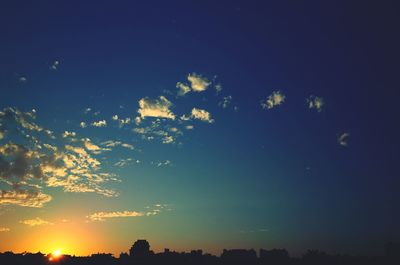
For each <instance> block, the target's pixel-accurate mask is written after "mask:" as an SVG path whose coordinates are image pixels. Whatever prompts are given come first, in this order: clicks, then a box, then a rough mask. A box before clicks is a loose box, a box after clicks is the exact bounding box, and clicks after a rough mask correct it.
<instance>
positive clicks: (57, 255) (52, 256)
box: [49, 249, 62, 261]
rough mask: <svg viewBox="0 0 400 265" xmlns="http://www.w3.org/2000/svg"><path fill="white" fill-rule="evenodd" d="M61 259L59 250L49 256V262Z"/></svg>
mask: <svg viewBox="0 0 400 265" xmlns="http://www.w3.org/2000/svg"><path fill="white" fill-rule="evenodd" d="M61 257H62V253H61V250H60V249H56V250H54V251H53V252H52V253H51V254H50V255H49V261H56V260H58V259H60V258H61Z"/></svg>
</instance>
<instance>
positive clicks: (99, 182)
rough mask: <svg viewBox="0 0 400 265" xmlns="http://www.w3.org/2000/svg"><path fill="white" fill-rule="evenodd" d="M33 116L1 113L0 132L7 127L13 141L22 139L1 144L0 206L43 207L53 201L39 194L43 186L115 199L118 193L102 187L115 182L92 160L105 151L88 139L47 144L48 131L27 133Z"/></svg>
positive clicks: (30, 114)
mask: <svg viewBox="0 0 400 265" xmlns="http://www.w3.org/2000/svg"><path fill="white" fill-rule="evenodd" d="M35 113H36V112H29V113H22V112H20V111H19V110H16V109H10V108H7V109H5V110H4V111H0V131H4V130H8V128H10V129H12V130H13V140H15V139H16V140H19V139H21V138H22V139H23V140H19V141H21V143H22V144H20V143H14V142H12V141H8V142H5V143H2V144H0V183H2V184H3V185H5V186H8V188H7V187H6V188H3V185H2V189H0V204H6V205H7V204H8V205H11V204H13V205H20V206H25V207H43V206H44V204H46V203H47V202H49V201H50V200H51V199H52V197H51V196H50V195H47V194H45V193H43V192H42V188H43V187H62V188H63V190H64V191H65V192H93V193H98V194H101V195H104V196H117V195H118V194H117V192H115V191H113V190H110V189H107V188H105V187H104V186H105V184H106V183H108V182H110V181H118V179H117V178H116V177H115V176H114V175H113V174H110V173H107V172H104V171H102V170H101V161H100V160H98V159H97V158H96V157H94V155H96V154H99V153H100V152H101V151H104V150H105V149H104V148H102V147H100V146H98V145H96V144H94V143H92V142H91V141H90V139H88V138H85V139H81V140H80V141H75V142H74V143H73V145H71V144H67V145H63V144H62V141H61V144H60V142H58V145H56V144H55V143H51V144H50V143H47V142H46V141H45V140H49V139H48V133H47V131H49V130H44V129H43V130H39V131H38V130H33V131H32V133H30V134H29V135H28V134H26V133H25V132H26V129H25V127H26V124H27V123H28V124H31V125H32V124H34V122H33V120H34V119H35ZM22 119H23V120H24V122H21V120H22ZM32 126H33V127H35V126H38V127H40V126H39V125H36V124H34V125H32ZM49 132H51V131H49ZM70 134H71V133H70V132H68V133H65V135H70ZM24 137H25V138H24ZM6 140H7V139H6ZM60 140H62V139H60Z"/></svg>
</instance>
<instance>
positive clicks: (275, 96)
mask: <svg viewBox="0 0 400 265" xmlns="http://www.w3.org/2000/svg"><path fill="white" fill-rule="evenodd" d="M285 99H286V96H285V95H284V94H283V93H282V92H281V91H279V90H278V91H273V92H272V94H271V95H269V96H268V97H267V99H265V100H263V101H262V102H261V106H262V108H263V109H272V108H274V107H276V106H279V105H281V104H282V103H283V102H285Z"/></svg>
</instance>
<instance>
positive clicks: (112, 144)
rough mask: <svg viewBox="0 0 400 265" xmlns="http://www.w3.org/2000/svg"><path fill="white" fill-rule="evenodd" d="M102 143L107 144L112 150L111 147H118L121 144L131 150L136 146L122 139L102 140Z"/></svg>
mask: <svg viewBox="0 0 400 265" xmlns="http://www.w3.org/2000/svg"><path fill="white" fill-rule="evenodd" d="M101 145H103V146H105V147H106V148H108V150H111V148H113V147H117V146H121V147H124V148H127V149H130V150H134V149H135V147H134V146H133V145H131V144H127V143H123V142H121V141H114V140H108V141H105V142H102V143H101Z"/></svg>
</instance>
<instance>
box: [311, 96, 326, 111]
mask: <svg viewBox="0 0 400 265" xmlns="http://www.w3.org/2000/svg"><path fill="white" fill-rule="evenodd" d="M306 100H307V103H308V108H310V109H316V110H317V111H318V112H321V111H322V110H323V107H324V105H325V101H324V99H323V98H321V97H317V96H312V95H311V96H310V97H309V98H307V99H306Z"/></svg>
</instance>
